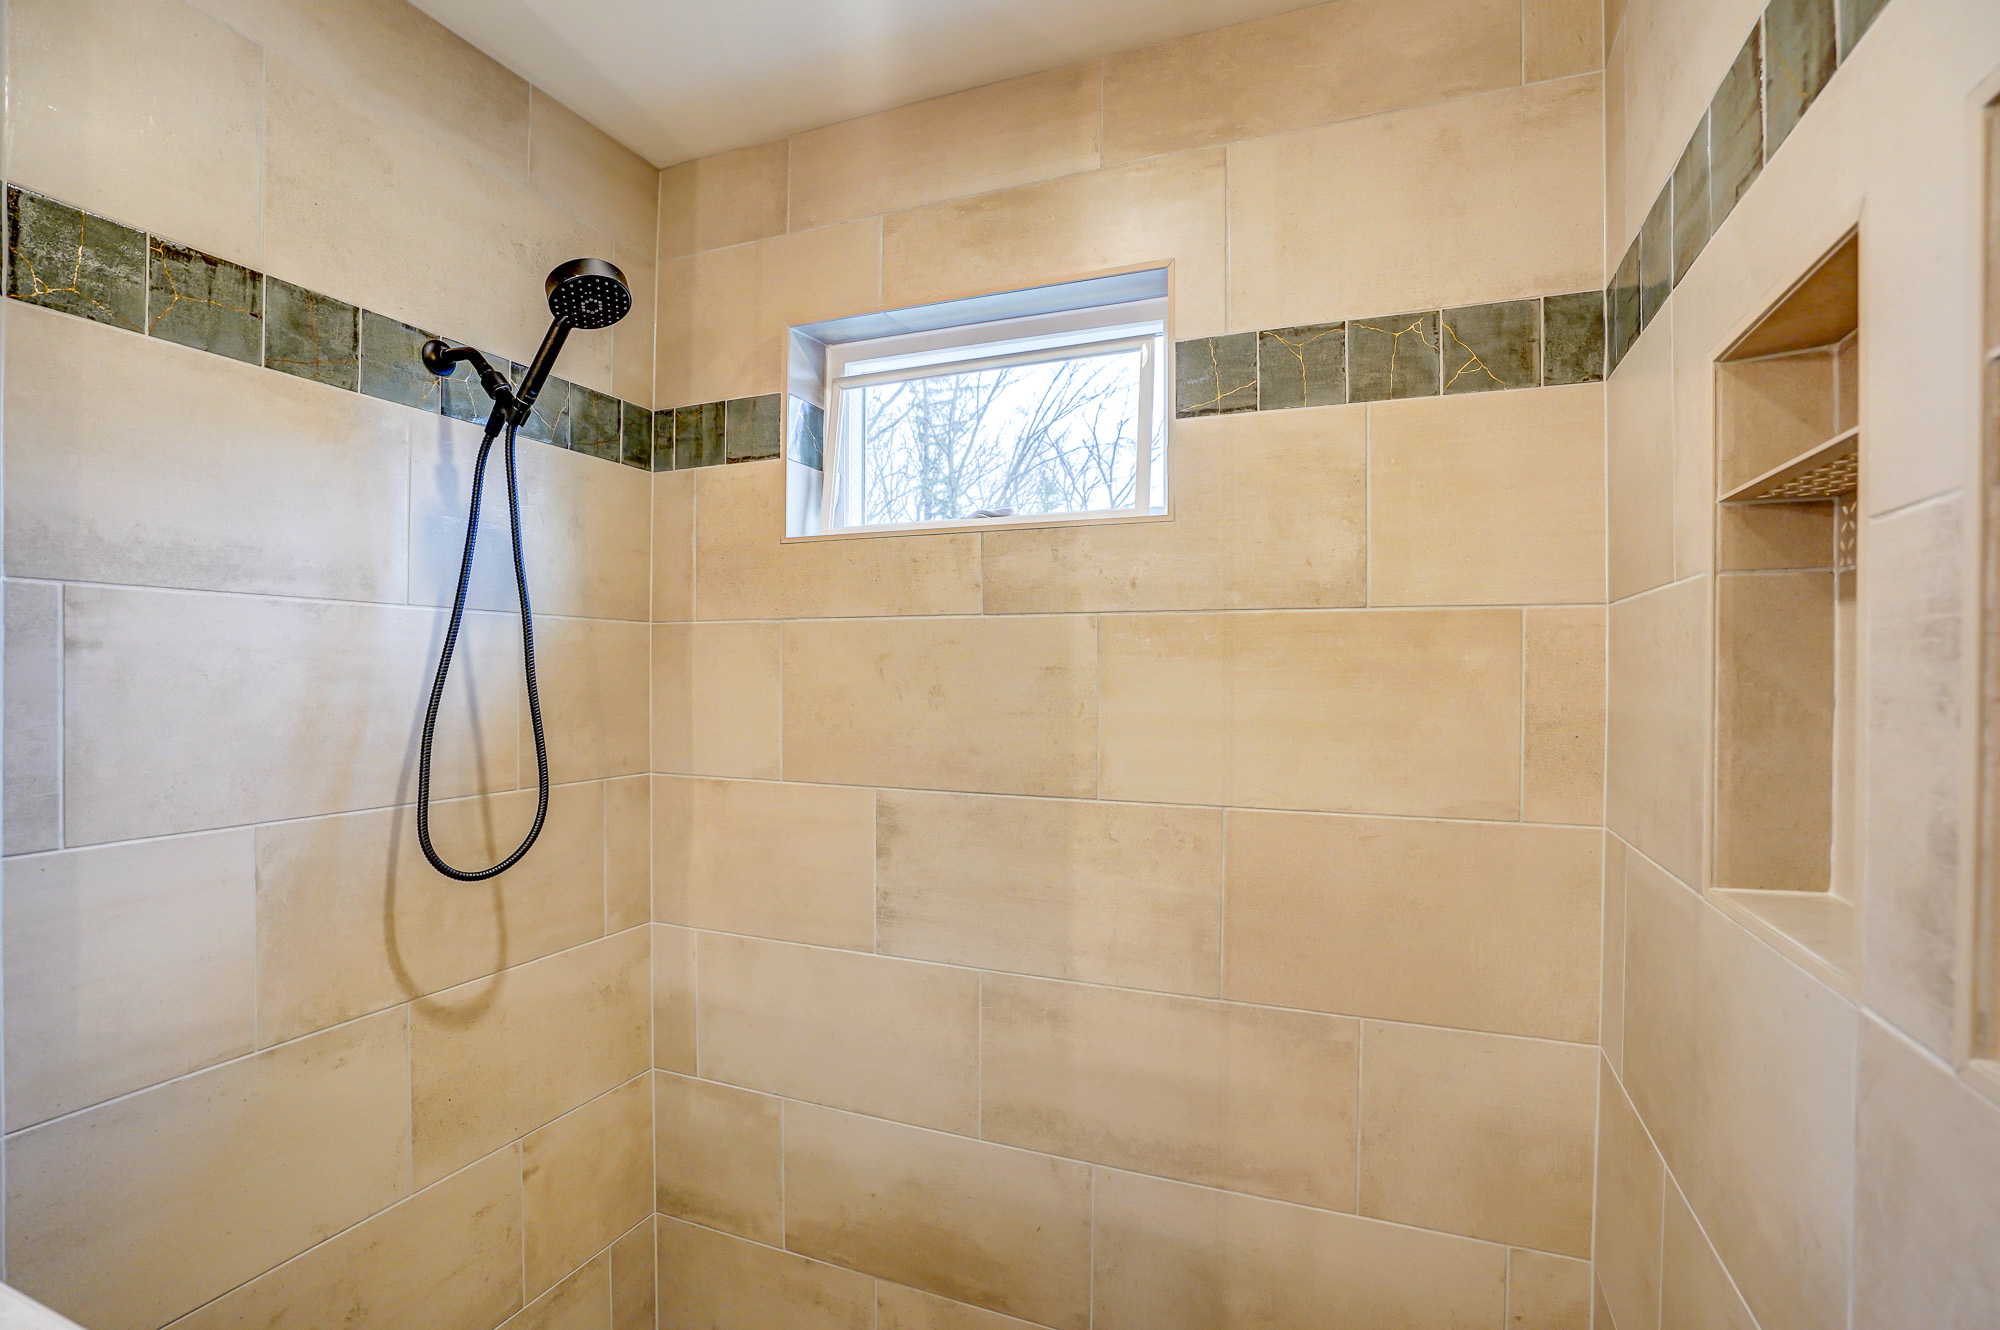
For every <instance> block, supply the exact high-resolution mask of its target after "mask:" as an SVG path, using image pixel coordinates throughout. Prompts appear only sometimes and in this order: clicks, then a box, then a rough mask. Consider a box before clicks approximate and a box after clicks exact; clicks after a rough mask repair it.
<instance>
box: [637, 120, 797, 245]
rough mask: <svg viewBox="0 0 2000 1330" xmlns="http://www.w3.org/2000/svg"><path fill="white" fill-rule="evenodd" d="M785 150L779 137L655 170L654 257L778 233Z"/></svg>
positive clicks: (785, 188)
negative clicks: (657, 172)
mask: <svg viewBox="0 0 2000 1330" xmlns="http://www.w3.org/2000/svg"><path fill="white" fill-rule="evenodd" d="M790 146H791V145H790V141H789V140H787V139H779V140H777V141H776V142H773V143H759V144H754V145H752V146H751V147H748V148H735V149H732V150H730V151H728V152H717V153H710V154H709V155H708V156H706V157H700V158H697V159H696V160H694V161H691V162H682V163H681V164H680V165H678V166H670V167H668V168H667V169H666V170H664V171H662V172H660V241H659V244H660V257H661V258H662V259H677V258H680V257H682V256H684V255H688V254H693V253H694V252H696V251H697V250H704V249H722V248H724V247H726V246H730V245H741V244H744V243H746V242H748V241H751V240H763V239H765V238H767V237H769V236H779V235H783V234H784V233H785V220H786V208H787V203H788V197H787V195H788V186H789V180H788V175H789V171H788V167H789V162H790Z"/></svg>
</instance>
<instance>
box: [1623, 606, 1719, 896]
mask: <svg viewBox="0 0 2000 1330" xmlns="http://www.w3.org/2000/svg"><path fill="white" fill-rule="evenodd" d="M1708 597H1709V584H1708V579H1706V578H1701V577H1697V578H1693V579H1690V580H1688V581H1685V582H1677V583H1675V584H1674V585H1673V586H1671V587H1664V588H1662V589H1660V590H1658V591H1652V592H1649V593H1647V594H1646V595H1643V596H1639V597H1635V598H1634V599H1631V600H1627V601H1621V602H1619V603H1618V604H1615V605H1613V606H1612V607H1611V613H1610V631H1609V633H1608V645H1607V648H1606V652H1607V657H1608V666H1607V668H1608V674H1609V685H1608V687H1607V689H1606V701H1605V711H1606V715H1605V753H1604V821H1605V825H1606V826H1608V827H1609V828H1610V829H1611V830H1613V831H1615V832H1617V833H1618V835H1619V836H1620V837H1622V838H1623V839H1624V840H1625V842H1626V843H1627V844H1628V845H1630V846H1632V847H1633V848H1634V849H1637V850H1638V851H1640V852H1641V853H1643V854H1645V855H1646V856H1647V857H1649V858H1651V859H1652V860H1654V861H1655V862H1657V863H1659V864H1660V865H1662V866H1663V867H1665V868H1666V869H1668V870H1669V871H1670V872H1672V873H1674V874H1675V875H1677V876H1678V877H1680V878H1681V879H1682V880H1683V881H1686V882H1692V883H1694V884H1696V885H1699V884H1700V882H1701V862H1702V843H1703V836H1704V834H1705V833H1704V817H1705V805H1706V803H1707V798H1708V793H1707V779H1708V778H1707V768H1706V765H1705V763H1706V761H1707V753H1708V729H1709V713H1708V677H1709V672H1710V668H1711V667H1710V662H1709V655H1708Z"/></svg>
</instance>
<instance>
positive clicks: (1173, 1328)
mask: <svg viewBox="0 0 2000 1330" xmlns="http://www.w3.org/2000/svg"><path fill="white" fill-rule="evenodd" d="M1096 1173H1097V1197H1096V1213H1097V1243H1096V1247H1097V1254H1096V1267H1097V1270H1096V1274H1097V1279H1096V1297H1095V1301H1096V1309H1097V1315H1096V1318H1095V1321H1094V1324H1095V1326H1096V1328H1097V1330H1251V1327H1253V1326H1270V1325H1287V1326H1292V1325H1356V1326H1361V1325H1367V1326H1376V1325H1380V1326H1411V1327H1415V1326H1443V1325H1468V1326H1470V1325H1497V1324H1499V1323H1500V1321H1501V1319H1502V1317H1503V1316H1504V1315H1505V1314H1506V1311H1505V1309H1506V1299H1507V1250H1506V1248H1504V1247H1495V1246H1491V1245H1489V1244H1487V1243H1484V1242H1474V1241H1472V1240H1471V1239H1469V1238H1460V1237H1453V1236H1450V1235H1448V1234H1444V1233H1427V1232H1423V1231H1421V1230H1419V1229H1413V1228H1404V1227H1401V1226H1399V1225H1395V1224H1382V1223H1377V1222H1375V1221H1374V1220H1369V1219H1356V1218H1354V1217H1353V1216H1351V1215H1337V1214H1328V1213H1326V1212H1325V1211H1321V1210H1308V1209H1304V1208H1302V1207H1300V1206H1295V1205H1286V1204H1283V1203H1281V1202H1278V1201H1266V1200H1259V1199H1256V1198H1254V1197H1249V1196H1237V1195H1233V1194H1231V1193H1229V1192H1222V1191H1210V1190H1209V1189H1207V1188H1205V1187H1189V1186H1186V1185H1183V1184H1181V1183H1178V1182H1166V1181H1163V1180H1161V1179H1158V1178H1148V1177H1139V1176H1135V1175H1133V1174H1130V1173H1117V1172H1113V1171H1111V1170H1109V1169H1098V1170H1096Z"/></svg>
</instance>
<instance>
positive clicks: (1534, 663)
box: [1521, 605, 1605, 823]
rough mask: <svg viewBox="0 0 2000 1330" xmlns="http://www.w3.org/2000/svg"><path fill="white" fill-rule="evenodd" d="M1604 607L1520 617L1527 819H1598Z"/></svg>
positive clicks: (1523, 778)
mask: <svg viewBox="0 0 2000 1330" xmlns="http://www.w3.org/2000/svg"><path fill="white" fill-rule="evenodd" d="M1604 613H1605V612H1604V610H1603V609H1601V608H1600V607H1598V606H1595V605H1585V606H1578V607H1576V608H1573V609H1531V610H1528V611H1527V612H1526V613H1525V614H1524V615H1523V616H1522V619H1523V630H1524V632H1525V633H1526V639H1525V641H1526V645H1525V648H1524V652H1525V655H1524V664H1523V666H1522V668H1523V670H1524V672H1525V682H1524V683H1523V685H1522V686H1523V688H1524V689H1525V692H1526V695H1527V702H1526V710H1527V720H1526V728H1525V731H1524V733H1523V735H1522V754H1521V782H1522V791H1521V816H1522V818H1523V820H1525V821H1528V822H1586V823H1602V822H1603V820H1604V632H1605V629H1604Z"/></svg>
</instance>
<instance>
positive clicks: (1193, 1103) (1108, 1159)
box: [979, 975, 1360, 1210]
mask: <svg viewBox="0 0 2000 1330" xmlns="http://www.w3.org/2000/svg"><path fill="white" fill-rule="evenodd" d="M984 983H985V987H984V991H983V997H982V1004H981V1008H980V1032H981V1033H980V1105H981V1112H980V1121H979V1129H980V1135H981V1136H982V1137H983V1138H985V1139H987V1140H993V1141H1000V1142H1003V1143H1005V1144H1008V1145H1018V1146H1022V1147H1023V1148H1026V1149H1030V1150H1042V1151H1046V1152H1048V1153H1051V1154H1059V1155H1064V1156H1066V1157H1069V1158H1072V1159H1088V1160H1092V1161H1095V1162H1097V1163H1102V1164H1110V1165H1113V1166H1115V1167H1119V1168H1129V1169H1134V1170H1137V1171H1140V1172H1145V1173H1154V1174H1162V1175H1165V1176H1168V1177H1174V1178H1180V1179H1182V1180H1183V1181H1187V1182H1200V1183H1206V1184H1208V1185H1210V1186H1216V1187H1227V1188H1230V1189H1231V1190H1234V1191H1243V1192H1250V1193H1253V1194H1256V1195H1260V1196H1274V1197H1278V1198H1280V1199H1283V1200H1289V1201H1298V1202H1301V1203H1303V1204H1307V1205H1316V1206H1320V1207H1323V1208H1325V1209H1330V1210H1349V1209H1352V1207H1353V1203H1354V1150H1353V1148H1352V1147H1353V1144H1354V1132H1355V1119H1356V1116H1357V1109H1356V1105H1355V1092H1356V1063H1357V1054H1358V1051H1359V1034H1360V1031H1359V1023H1358V1022H1356V1021H1353V1020H1349V1019H1346V1018H1343V1017H1337V1016H1322V1015H1318V1014H1316V1013H1312V1012H1301V1011H1274V1010H1271V1009H1269V1008H1263V1007H1248V1006H1241V1005H1238V1004H1236V1003H1227V1002H1211V1001H1206V1000H1203V999H1199V998H1183V997H1167V996H1164V995H1160V994H1151V993H1131V992H1124V991H1121V990H1119V989H1114V988H1100V987H1096V986H1094V985H1082V984H1062V983H1054V982H1051V981H1049V980H1044V979H1020V978H1013V977H1010V976H1004V975H987V976H986V978H985V981H984Z"/></svg>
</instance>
